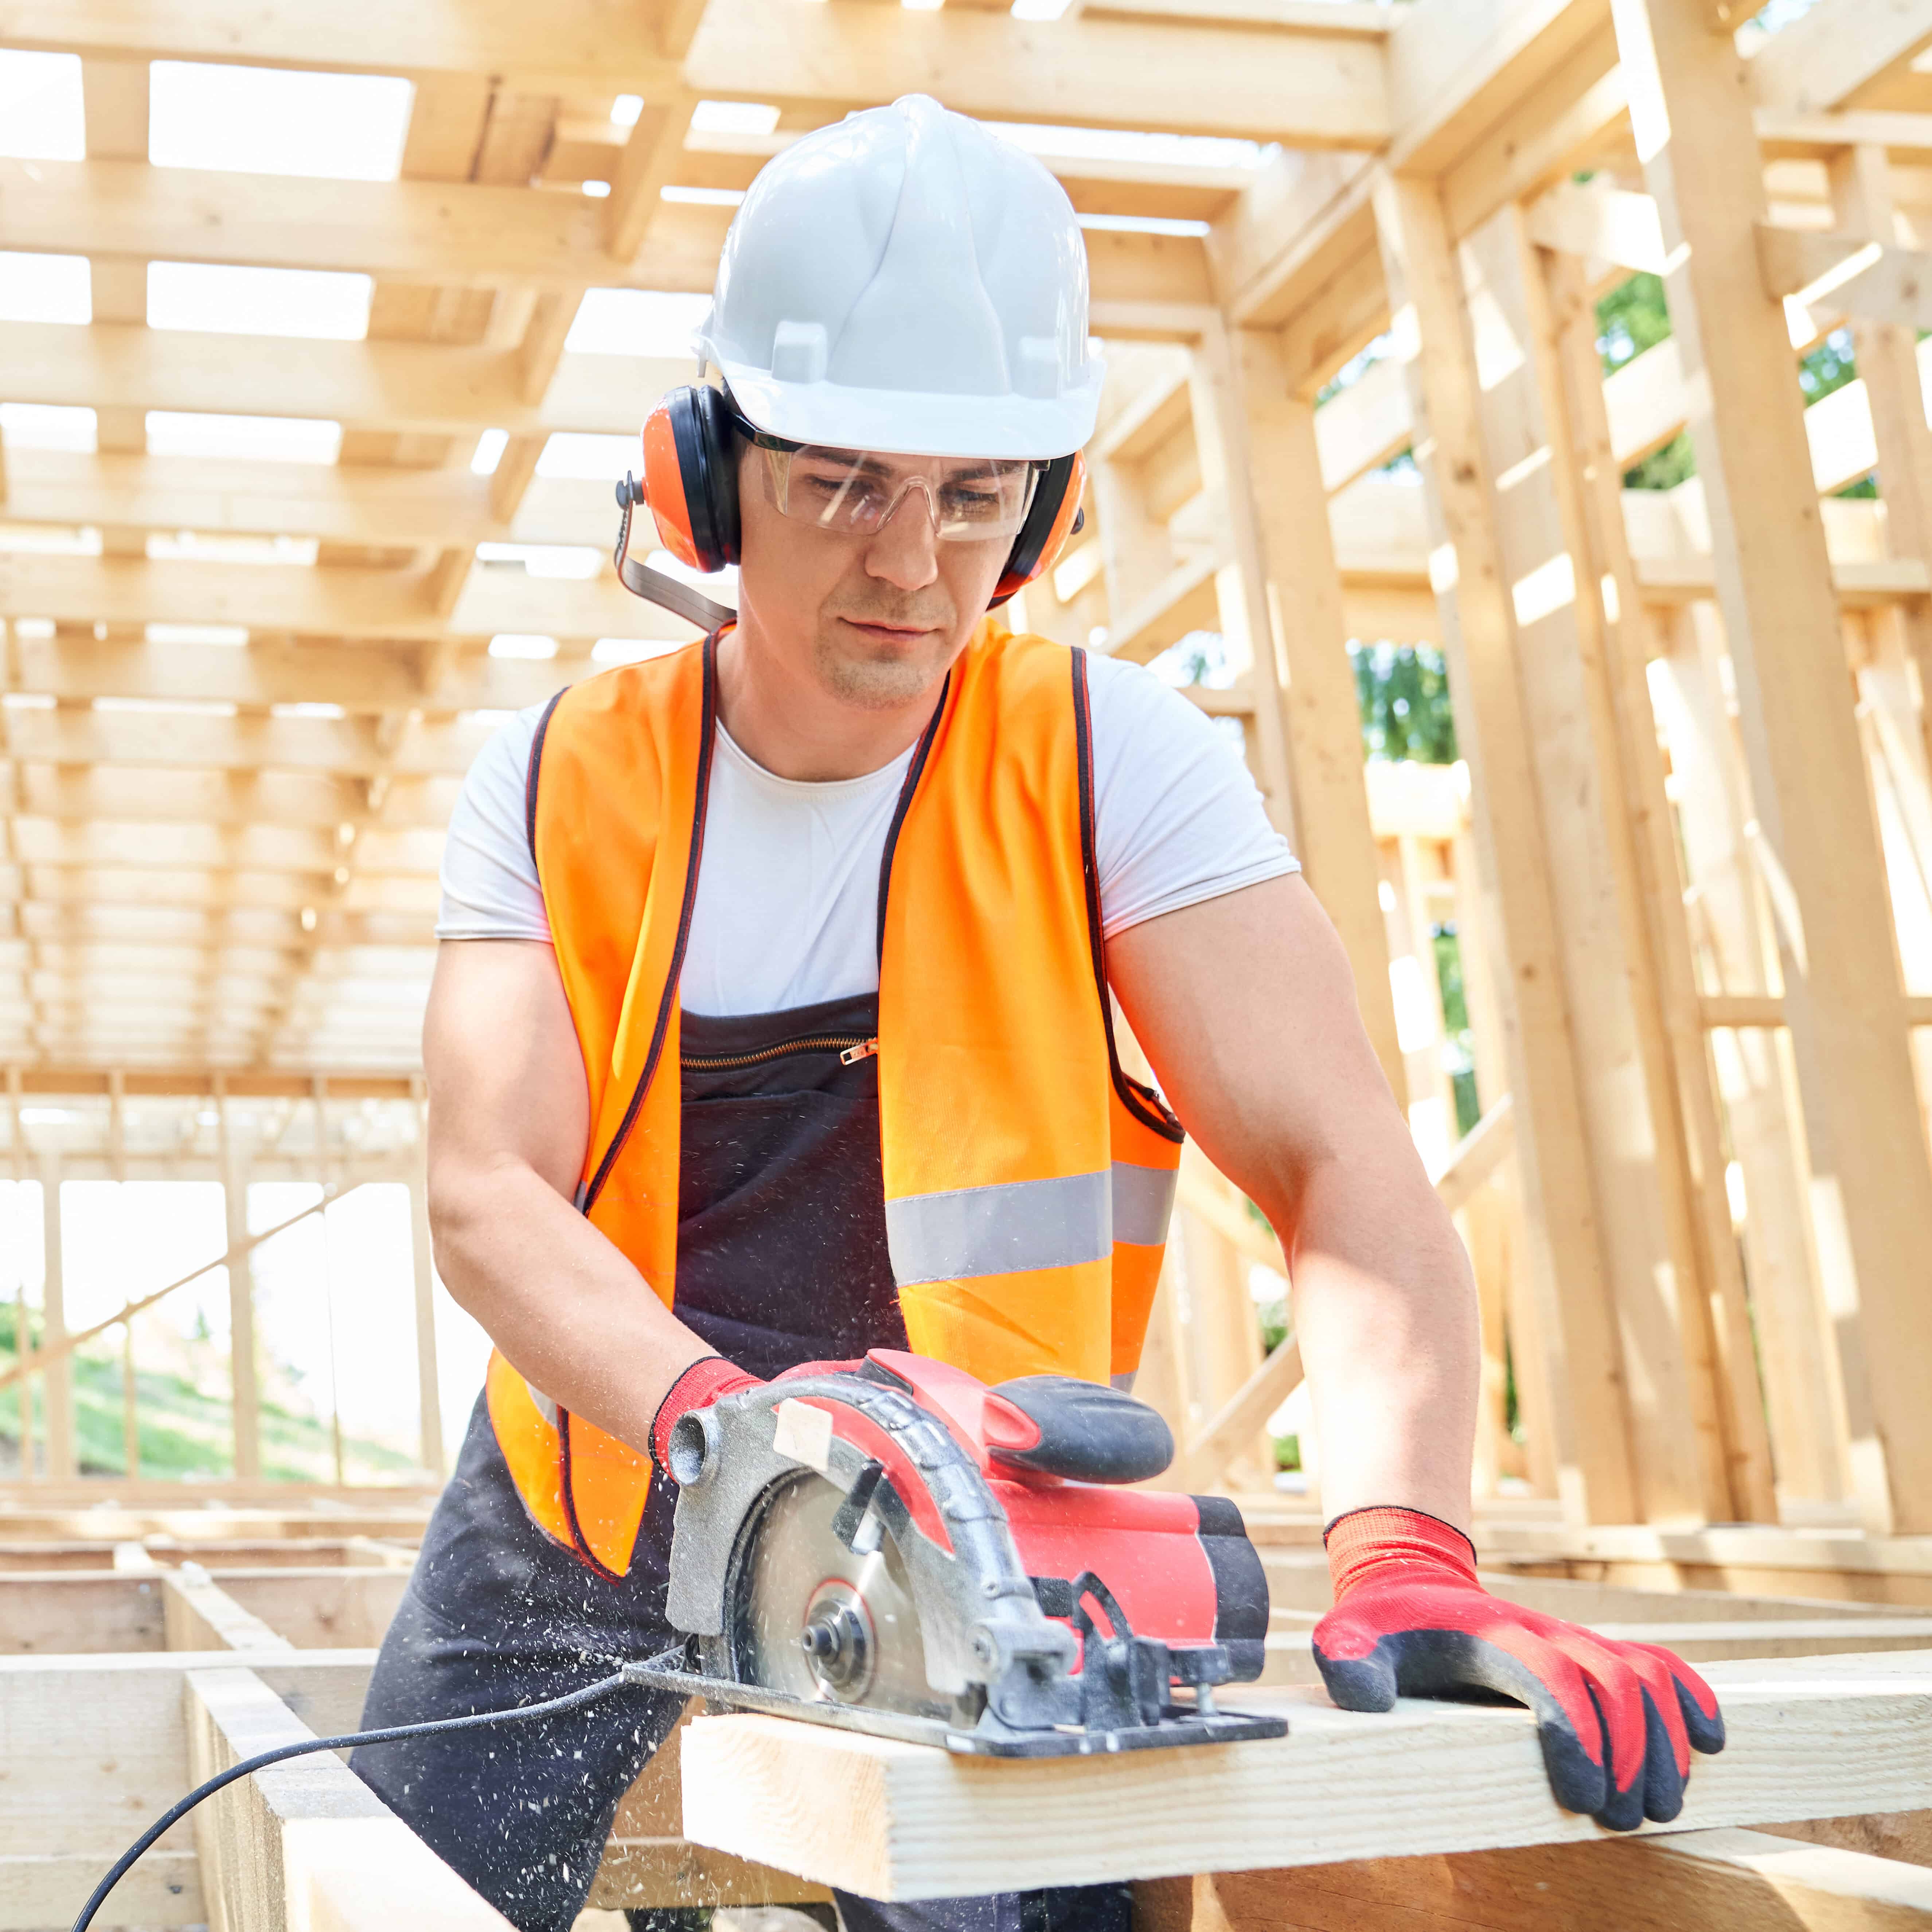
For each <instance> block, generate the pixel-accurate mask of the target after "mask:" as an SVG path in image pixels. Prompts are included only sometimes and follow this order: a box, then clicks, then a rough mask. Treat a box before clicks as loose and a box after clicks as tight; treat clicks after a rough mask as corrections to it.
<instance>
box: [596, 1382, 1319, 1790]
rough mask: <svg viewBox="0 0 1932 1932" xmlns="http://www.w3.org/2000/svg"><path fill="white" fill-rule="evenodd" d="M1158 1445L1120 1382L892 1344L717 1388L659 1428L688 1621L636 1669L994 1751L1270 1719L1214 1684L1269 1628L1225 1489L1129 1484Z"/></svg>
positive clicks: (669, 1680) (745, 1703)
mask: <svg viewBox="0 0 1932 1932" xmlns="http://www.w3.org/2000/svg"><path fill="white" fill-rule="evenodd" d="M1173 1454H1174V1442H1173V1438H1172V1436H1171V1435H1170V1434H1169V1430H1168V1428H1167V1425H1166V1423H1164V1422H1163V1421H1162V1420H1161V1418H1160V1415H1158V1414H1157V1413H1156V1412H1155V1411H1154V1410H1153V1409H1149V1408H1148V1407H1147V1406H1146V1405H1145V1403H1138V1402H1136V1401H1135V1400H1133V1397H1131V1396H1129V1395H1126V1394H1123V1393H1121V1391H1118V1390H1115V1389H1112V1388H1107V1387H1106V1386H1104V1385H1096V1384H1094V1383H1091V1382H1079V1381H1076V1380H1075V1379H1073V1378H1072V1377H1070V1376H1023V1377H1022V1378H1020V1379H1018V1380H1016V1381H1013V1382H1002V1383H1001V1384H1000V1385H998V1386H997V1387H995V1388H989V1387H987V1386H986V1385H985V1384H984V1383H983V1382H978V1381H976V1380H975V1379H974V1378H973V1377H972V1376H969V1375H967V1374H965V1373H964V1372H963V1371H962V1370H958V1369H955V1368H952V1367H948V1366H947V1364H944V1363H943V1362H937V1361H931V1360H929V1359H928V1358H926V1357H923V1356H919V1355H908V1354H906V1353H904V1352H901V1351H898V1350H895V1349H874V1350H873V1351H872V1352H871V1354H870V1355H868V1356H867V1358H865V1361H864V1362H863V1363H862V1364H859V1367H857V1368H856V1370H853V1371H849V1372H848V1371H844V1370H840V1371H836V1372H834V1373H827V1374H820V1375H812V1376H793V1377H790V1378H787V1379H784V1380H783V1381H780V1382H768V1383H764V1384H762V1385H760V1386H759V1387H758V1388H754V1389H750V1390H747V1391H745V1392H744V1393H743V1394H739V1395H735V1396H727V1397H725V1398H724V1400H722V1401H721V1402H718V1403H715V1404H714V1405H712V1406H711V1407H709V1408H708V1409H700V1410H697V1411H694V1412H692V1413H691V1414H690V1415H686V1416H684V1417H682V1418H680V1419H679V1421H678V1423H677V1425H676V1428H675V1429H674V1430H673V1433H672V1436H671V1442H670V1458H669V1460H670V1467H671V1474H672V1475H673V1478H675V1479H676V1482H677V1484H678V1499H677V1514H676V1525H675V1528H674V1530H673V1538H672V1543H671V1553H670V1593H669V1596H668V1598H667V1606H666V1607H667V1613H668V1616H669V1618H670V1622H671V1624H672V1625H673V1628H676V1629H677V1630H679V1631H684V1632H685V1633H687V1634H688V1635H687V1638H686V1641H685V1643H684V1644H683V1645H682V1646H681V1647H680V1648H679V1649H676V1650H673V1651H671V1652H667V1653H666V1654H665V1655H663V1656H661V1657H656V1658H651V1659H649V1661H647V1662H643V1663H639V1664H632V1665H631V1666H629V1667H628V1668H627V1672H626V1674H627V1675H628V1676H630V1677H631V1678H632V1679H634V1681H636V1682H642V1683H648V1684H651V1685H655V1686H657V1687H658V1688H661V1689H665V1690H673V1691H682V1692H683V1693H684V1694H686V1695H690V1696H701V1697H706V1698H707V1699H709V1700H711V1701H712V1703H718V1704H722V1705H727V1706H736V1707H738V1708H740V1709H749V1710H758V1711H766V1712H775V1713H778V1714H780V1715H785V1716H789V1717H797V1718H805V1719H807V1720H808V1721H812V1722H814V1723H819V1724H837V1725H841V1726H844V1727H847V1728H848V1729H850V1730H862V1731H871V1732H874V1733H879V1734H881V1735H883V1736H889V1737H898V1738H904V1739H909V1740H912V1741H914V1742H924V1743H932V1744H937V1745H944V1747H945V1748H947V1749H948V1750H950V1751H961V1752H968V1753H974V1754H986V1755H989V1756H992V1757H1053V1756H1063V1755H1070V1754H1086V1753H1089V1752H1094V1751H1130V1750H1139V1749H1143V1748H1148V1747H1150V1746H1156V1745H1199V1744H1217V1743H1229V1742H1236V1741H1238V1740H1240V1739H1249V1738H1260V1737H1279V1736H1282V1735H1283V1733H1284V1732H1285V1731H1286V1729H1287V1724H1286V1721H1285V1720H1284V1719H1283V1718H1279V1717H1273V1716H1256V1715H1249V1714H1247V1713H1243V1712H1232V1711H1224V1710H1222V1709H1219V1708H1218V1707H1217V1705H1216V1703H1215V1697H1214V1693H1215V1691H1216V1688H1217V1687H1218V1686H1219V1685H1223V1684H1227V1683H1230V1682H1236V1683H1238V1682H1251V1681H1252V1680H1253V1679H1256V1678H1258V1677H1259V1676H1260V1675H1261V1671H1262V1656H1263V1645H1264V1640H1265V1637H1266V1636H1267V1632H1268V1583H1267V1579H1266V1577H1265V1574H1264V1573H1263V1571H1262V1565H1261V1559H1259V1556H1257V1555H1256V1553H1255V1550H1254V1547H1253V1544H1251V1543H1250V1541H1248V1537H1247V1530H1246V1529H1245V1528H1244V1526H1243V1523H1242V1522H1241V1513H1240V1511H1238V1510H1237V1509H1236V1508H1235V1505H1233V1504H1232V1503H1231V1502H1227V1501H1226V1500H1225V1499H1222V1498H1220V1497H1214V1496H1179V1495H1175V1494H1172V1493H1163V1492H1158V1491H1153V1490H1139V1489H1132V1488H1127V1487H1122V1486H1123V1485H1126V1484H1134V1483H1138V1482H1141V1481H1145V1480H1146V1479H1147V1478H1149V1477H1152V1476H1156V1475H1159V1474H1160V1472H1161V1471H1162V1470H1163V1469H1166V1467H1167V1466H1168V1464H1169V1462H1171V1461H1172V1459H1173Z"/></svg>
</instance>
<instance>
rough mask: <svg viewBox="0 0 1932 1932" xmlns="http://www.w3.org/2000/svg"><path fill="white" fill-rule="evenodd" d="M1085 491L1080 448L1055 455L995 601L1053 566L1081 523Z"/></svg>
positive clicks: (1036, 492)
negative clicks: (1082, 501)
mask: <svg viewBox="0 0 1932 1932" xmlns="http://www.w3.org/2000/svg"><path fill="white" fill-rule="evenodd" d="M1086 490H1087V465H1086V463H1085V460H1083V459H1082V457H1081V455H1080V452H1079V451H1078V450H1076V451H1075V452H1073V455H1071V456H1061V457H1056V458H1055V459H1054V460H1053V461H1052V462H1051V463H1049V464H1048V465H1047V466H1046V475H1043V477H1041V478H1040V486H1039V487H1038V488H1037V489H1036V490H1034V493H1033V507H1032V508H1031V509H1030V510H1028V512H1027V520H1026V521H1025V523H1022V525H1021V526H1020V533H1019V535H1018V536H1016V538H1014V539H1013V548H1012V550H1010V551H1009V552H1008V553H1007V567H1006V568H1005V569H1004V570H1003V571H1001V573H1000V580H999V583H998V586H996V587H995V590H994V592H993V601H994V603H995V604H996V605H998V604H1004V602H1005V601H1007V598H1009V597H1010V596H1012V595H1013V593H1014V592H1016V591H1019V590H1023V589H1025V588H1026V586H1028V584H1029V583H1032V582H1033V581H1034V580H1035V579H1036V578H1037V577H1040V576H1041V575H1042V574H1043V573H1044V572H1046V571H1048V570H1050V569H1051V568H1052V567H1053V565H1054V563H1055V561H1056V560H1057V559H1058V557H1059V555H1060V553H1061V550H1062V549H1063V548H1064V547H1065V545H1066V542H1067V538H1069V537H1070V536H1071V535H1073V532H1074V531H1075V530H1076V529H1077V528H1078V527H1079V525H1080V523H1081V521H1082V517H1081V512H1080V499H1081V498H1082V496H1084V495H1085V493H1086Z"/></svg>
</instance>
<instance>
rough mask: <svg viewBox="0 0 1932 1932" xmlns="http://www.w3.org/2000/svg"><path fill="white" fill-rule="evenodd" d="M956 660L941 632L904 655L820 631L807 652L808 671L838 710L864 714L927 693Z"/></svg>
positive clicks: (900, 705)
mask: <svg viewBox="0 0 1932 1932" xmlns="http://www.w3.org/2000/svg"><path fill="white" fill-rule="evenodd" d="M956 655H957V653H956V651H955V650H954V649H953V645H952V643H951V640H950V638H949V637H948V636H947V633H946V632H945V631H943V630H942V631H938V633H936V634H933V635H932V636H930V637H924V638H922V639H921V640H919V643H918V644H917V645H916V646H913V647H912V648H910V649H895V648H894V647H893V646H891V645H889V644H883V645H871V644H867V643H862V642H861V641H859V640H858V639H856V638H843V637H838V636H837V635H835V634H828V632H827V631H820V633H819V634H818V636H817V639H816V640H814V644H813V646H812V667H813V669H814V671H815V672H816V673H817V676H818V681H819V682H820V684H821V685H823V687H824V688H825V689H826V691H829V693H830V694H832V696H833V697H835V698H837V699H838V700H839V702H840V703H842V704H850V705H852V706H855V707H856V709H860V710H865V711H895V710H898V709H902V708H903V707H904V706H906V705H908V704H910V703H913V702H914V701H915V700H916V699H917V698H918V697H919V696H920V694H922V692H925V691H929V690H930V689H931V688H932V686H933V685H935V683H936V682H938V680H939V679H940V678H941V676H944V673H945V670H946V667H947V665H948V664H950V663H951V661H953V658H954V657H955V656H956Z"/></svg>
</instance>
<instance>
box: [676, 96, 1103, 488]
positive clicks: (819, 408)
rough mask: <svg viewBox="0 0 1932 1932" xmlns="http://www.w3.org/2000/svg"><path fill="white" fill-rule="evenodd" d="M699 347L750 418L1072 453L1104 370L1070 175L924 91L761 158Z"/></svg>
mask: <svg viewBox="0 0 1932 1932" xmlns="http://www.w3.org/2000/svg"><path fill="white" fill-rule="evenodd" d="M696 346H697V352H698V353H699V355H700V356H702V357H703V359H704V360H705V361H706V362H708V363H710V364H712V365H714V366H715V368H717V369H718V371H719V372H720V373H721V374H722V375H723V377H724V380H725V383H726V385H727V386H728V387H729V389H730V392H731V394H732V396H733V399H734V400H735V401H736V403H737V405H738V407H739V409H740V410H742V412H743V413H744V414H745V416H746V417H747V418H748V419H749V420H750V421H751V422H752V423H754V425H756V426H757V428H760V429H762V430H765V431H768V432H769V433H770V434H772V435H774V436H780V437H785V438H787V440H790V441H793V442H796V443H830V444H834V445H836V446H840V447H842V448H847V449H876V450H880V451H886V452H898V453H901V454H904V455H926V456H966V455H970V456H995V457H1008V458H1013V457H1033V458H1053V457H1058V456H1067V455H1071V454H1072V453H1073V452H1074V451H1075V450H1076V449H1079V447H1080V446H1081V445H1082V444H1083V443H1085V441H1086V440H1087V439H1088V437H1090V436H1091V435H1092V434H1093V433H1094V419H1095V417H1096V416H1097V414H1098V413H1099V411H1100V383H1101V379H1102V377H1103V374H1104V368H1103V364H1102V362H1101V359H1100V356H1098V355H1097V353H1094V349H1093V347H1092V346H1091V345H1090V344H1089V343H1088V338H1087V251H1086V248H1085V245H1084V243H1083V242H1082V240H1081V236H1080V226H1079V222H1078V221H1077V220H1076V218H1075V217H1074V213H1073V204H1072V202H1070V201H1069V200H1068V199H1067V194H1066V190H1064V189H1063V188H1062V187H1061V185H1060V184H1059V183H1058V181H1055V179H1054V178H1053V176H1052V175H1051V174H1049V172H1047V170H1046V168H1045V167H1044V166H1042V165H1041V163H1040V162H1039V161H1037V160H1035V159H1034V157H1032V156H1031V154H1026V153H1024V152H1023V151H1022V150H1021V149H1019V148H1016V147H1015V146H1013V144H1012V143H1011V142H1007V141H1004V140H1002V139H1000V138H999V137H998V136H997V135H995V134H992V133H989V131H988V130H986V128H984V127H981V126H980V124H979V123H978V122H977V121H972V120H969V119H968V118H967V117H966V116H965V115H963V114H953V113H948V112H947V110H946V109H944V108H943V107H941V106H940V104H938V101H934V100H932V99H930V98H928V97H927V96H926V95H922V94H913V95H907V96H906V97H905V98H904V100H901V101H895V102H894V103H893V104H892V106H891V107H873V108H868V109H867V110H865V111H864V112H863V113H856V114H848V115H847V116H846V117H845V118H844V120H843V121H839V122H837V123H835V124H833V125H832V126H830V127H820V128H817V129H815V130H814V131H813V132H812V133H809V134H807V135H805V136H803V137H802V139H799V140H798V141H796V142H794V143H793V145H791V146H790V147H789V148H786V149H785V150H784V152H783V153H781V154H778V156H776V157H775V158H774V159H773V160H771V161H769V163H766V166H764V167H763V169H760V171H759V173H758V175H757V179H756V180H754V181H753V182H752V184H751V191H750V193H748V194H747V195H746V196H745V200H744V203H743V205H742V207H740V208H739V210H738V213H737V215H736V218H735V219H734V220H733V222H732V223H731V228H730V233H729V234H727V236H725V238H724V254H723V256H722V257H721V260H719V262H718V281H717V285H716V287H715V290H713V292H712V302H711V310H710V313H709V314H708V315H707V316H706V317H705V319H704V321H703V324H702V325H701V326H700V328H699V330H698V332H697V339H696Z"/></svg>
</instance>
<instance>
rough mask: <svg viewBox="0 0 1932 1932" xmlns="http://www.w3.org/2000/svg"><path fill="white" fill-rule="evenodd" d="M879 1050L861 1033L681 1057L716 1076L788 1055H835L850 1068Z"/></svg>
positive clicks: (816, 1036) (809, 1036)
mask: <svg viewBox="0 0 1932 1932" xmlns="http://www.w3.org/2000/svg"><path fill="white" fill-rule="evenodd" d="M878 1050H879V1043H878V1041H877V1040H876V1039H871V1040H868V1039H867V1038H866V1037H865V1036H864V1035H863V1034H856V1033H826V1034H808V1036H807V1037H805V1038H804V1039H802V1040H781V1041H779V1043H778V1045H777V1046H761V1047H760V1048H759V1049H758V1050H757V1052H755V1053H687V1054H685V1055H683V1056H682V1063H683V1064H684V1065H685V1066H686V1067H694V1068H697V1069H698V1070H700V1071H702V1072H704V1073H724V1072H726V1071H728V1070H730V1069H731V1068H733V1067H757V1066H759V1065H760V1064H762V1063H763V1062H764V1061H767V1060H781V1059H783V1058H784V1056H785V1055H787V1054H788V1053H837V1054H838V1064H840V1066H841V1067H852V1066H856V1064H858V1062H859V1061H862V1060H870V1059H871V1058H872V1056H873V1055H874V1054H875V1053H877V1052H878Z"/></svg>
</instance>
